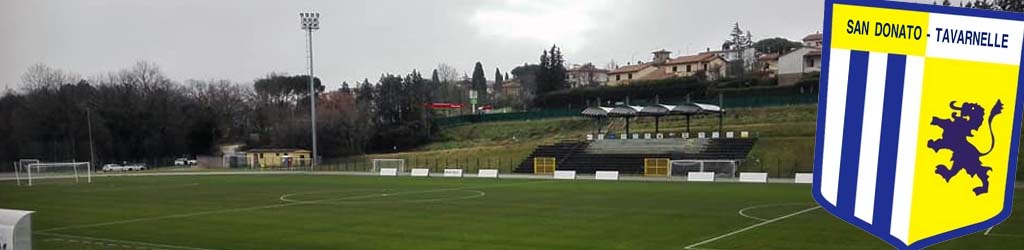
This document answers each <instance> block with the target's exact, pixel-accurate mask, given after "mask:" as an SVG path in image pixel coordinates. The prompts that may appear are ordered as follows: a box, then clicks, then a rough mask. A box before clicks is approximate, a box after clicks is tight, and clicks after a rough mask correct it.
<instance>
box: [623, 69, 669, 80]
mask: <svg viewBox="0 0 1024 250" xmlns="http://www.w3.org/2000/svg"><path fill="white" fill-rule="evenodd" d="M672 77H676V74H674V73H668V72H665V70H664V69H658V70H655V71H654V72H651V73H649V74H647V75H644V76H643V77H640V78H637V79H633V80H636V81H651V80H661V79H667V78H672Z"/></svg>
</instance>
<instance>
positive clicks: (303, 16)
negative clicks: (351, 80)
mask: <svg viewBox="0 0 1024 250" xmlns="http://www.w3.org/2000/svg"><path fill="white" fill-rule="evenodd" d="M299 19H300V21H301V23H302V29H303V30H305V31H306V40H307V41H308V42H309V114H310V126H311V128H312V131H313V135H312V136H313V155H312V156H311V157H310V158H312V159H311V160H312V162H311V163H310V164H309V168H310V170H312V169H313V166H316V164H317V152H316V86H315V85H314V84H313V31H314V30H318V29H320V13H310V12H304V13H299Z"/></svg>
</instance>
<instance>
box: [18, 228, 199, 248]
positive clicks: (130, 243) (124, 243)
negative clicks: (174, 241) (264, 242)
mask: <svg viewBox="0 0 1024 250" xmlns="http://www.w3.org/2000/svg"><path fill="white" fill-rule="evenodd" d="M36 234H39V235H43V236H48V237H52V238H64V239H73V240H80V241H93V242H106V243H108V245H109V243H115V244H116V245H121V246H124V247H125V248H139V246H141V247H145V248H156V249H176V250H216V249H210V248H200V247H186V246H175V245H167V244H159V243H150V242H142V241H131V240H115V239H104V238H95V237H88V236H81V235H70V234H59V233H48V232H36ZM133 246H136V247H133Z"/></svg>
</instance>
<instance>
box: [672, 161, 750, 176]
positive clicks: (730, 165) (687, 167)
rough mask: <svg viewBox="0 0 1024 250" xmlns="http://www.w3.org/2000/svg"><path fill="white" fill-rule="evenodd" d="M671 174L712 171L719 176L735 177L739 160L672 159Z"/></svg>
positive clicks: (680, 174) (681, 174) (683, 174)
mask: <svg viewBox="0 0 1024 250" xmlns="http://www.w3.org/2000/svg"><path fill="white" fill-rule="evenodd" d="M671 165H672V176H686V174H687V173H689V172H714V173H715V175H716V176H719V177H735V176H736V169H737V168H738V167H739V161H733V160H673V161H671Z"/></svg>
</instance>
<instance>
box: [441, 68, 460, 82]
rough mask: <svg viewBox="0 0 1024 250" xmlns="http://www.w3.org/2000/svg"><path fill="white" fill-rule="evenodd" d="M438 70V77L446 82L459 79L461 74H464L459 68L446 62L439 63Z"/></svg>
mask: <svg viewBox="0 0 1024 250" xmlns="http://www.w3.org/2000/svg"><path fill="white" fill-rule="evenodd" d="M436 71H437V75H438V78H439V79H440V80H441V82H445V83H451V82H455V81H458V80H459V76H460V75H462V73H460V72H459V70H458V69H456V68H455V67H452V66H451V65H448V64H444V63H442V64H438V65H437V69H436Z"/></svg>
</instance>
